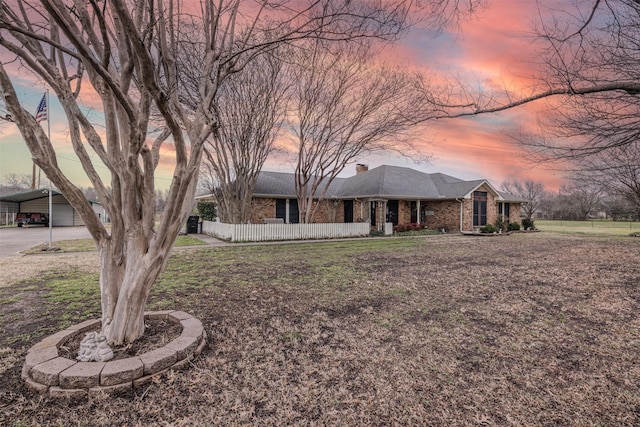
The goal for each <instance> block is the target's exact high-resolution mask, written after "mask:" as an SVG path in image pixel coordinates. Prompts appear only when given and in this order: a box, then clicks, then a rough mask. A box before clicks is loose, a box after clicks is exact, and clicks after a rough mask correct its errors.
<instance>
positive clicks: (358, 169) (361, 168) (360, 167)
mask: <svg viewBox="0 0 640 427" xmlns="http://www.w3.org/2000/svg"><path fill="white" fill-rule="evenodd" d="M368 170H369V165H365V164H362V163H358V164H357V165H356V175H360V174H361V173H362V172H366V171H368Z"/></svg>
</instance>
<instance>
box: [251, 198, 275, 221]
mask: <svg viewBox="0 0 640 427" xmlns="http://www.w3.org/2000/svg"><path fill="white" fill-rule="evenodd" d="M275 217H276V199H263V198H255V197H254V198H253V200H251V223H252V224H262V222H263V220H264V219H265V218H275Z"/></svg>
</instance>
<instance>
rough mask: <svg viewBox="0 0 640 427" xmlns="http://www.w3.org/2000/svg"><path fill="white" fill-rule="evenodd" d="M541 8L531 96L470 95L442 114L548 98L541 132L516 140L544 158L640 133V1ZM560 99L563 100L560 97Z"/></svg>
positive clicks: (611, 144)
mask: <svg viewBox="0 0 640 427" xmlns="http://www.w3.org/2000/svg"><path fill="white" fill-rule="evenodd" d="M565 6H566V7H563V9H562V10H561V11H558V10H557V9H551V10H548V9H546V8H545V7H544V2H543V1H542V0H539V1H538V8H539V9H540V10H541V11H542V12H541V14H540V20H539V23H538V24H537V28H536V29H535V32H536V34H537V46H538V47H539V52H538V53H537V55H536V58H540V60H541V61H542V63H541V64H540V75H539V77H538V84H536V85H534V86H533V87H531V88H528V89H527V91H528V92H527V94H524V93H521V94H518V93H513V92H510V91H505V94H504V96H499V95H497V94H492V95H486V94H471V93H470V92H464V95H465V97H464V98H463V99H462V100H461V101H460V102H458V104H459V105H458V107H457V108H454V109H451V108H448V109H445V110H444V111H442V112H440V114H439V115H440V116H443V117H460V116H469V115H476V114H484V113H493V112H499V111H503V110H506V109H510V108H514V107H518V106H521V105H523V104H527V103H531V102H535V101H539V100H543V99H547V100H548V101H549V102H550V106H549V108H548V110H547V112H546V113H545V114H542V115H541V117H540V119H539V130H538V131H537V132H534V133H528V134H524V135H521V136H519V137H517V138H516V139H518V140H519V142H520V143H521V144H524V145H525V146H526V147H528V148H529V149H530V150H531V151H532V152H534V153H535V154H536V155H537V156H538V157H539V158H541V159H542V160H551V161H553V160H558V159H564V160H573V159H579V158H584V157H588V156H591V155H595V154H598V153H600V152H602V151H606V150H611V149H615V148H617V147H622V146H628V145H630V144H632V143H634V141H637V140H638V139H639V138H640V79H639V78H638V75H639V73H640V65H638V64H640V55H639V52H640V49H639V45H638V40H640V27H639V26H638V21H639V19H640V2H638V1H637V0H590V1H583V2H573V3H571V4H567V5H565ZM556 100H557V102H555V101H556Z"/></svg>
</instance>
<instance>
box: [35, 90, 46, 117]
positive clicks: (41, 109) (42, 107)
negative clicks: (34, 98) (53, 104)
mask: <svg viewBox="0 0 640 427" xmlns="http://www.w3.org/2000/svg"><path fill="white" fill-rule="evenodd" d="M44 120H47V94H46V93H45V94H44V95H42V99H41V100H40V104H38V109H37V110H36V122H38V123H40V122H42V121H44Z"/></svg>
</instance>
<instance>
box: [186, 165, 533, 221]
mask: <svg viewBox="0 0 640 427" xmlns="http://www.w3.org/2000/svg"><path fill="white" fill-rule="evenodd" d="M211 197H212V196H211V195H210V194H209V195H202V196H198V197H197V199H199V200H207V199H211ZM314 203H319V204H320V206H319V208H318V211H317V214H316V215H315V217H314V222H316V223H348V222H369V223H370V224H371V227H372V228H381V226H382V224H383V223H384V222H391V223H393V224H394V225H397V224H406V223H420V224H423V225H425V226H426V227H427V228H433V229H445V230H446V231H474V230H476V229H477V228H479V227H483V226H485V225H487V224H492V225H493V224H495V223H496V221H497V220H498V218H499V217H502V219H503V221H504V222H507V221H509V222H519V221H520V208H521V205H522V204H523V203H526V200H524V199H522V198H520V197H517V196H513V195H510V194H505V193H503V192H500V191H498V190H497V189H496V188H495V187H494V186H493V185H492V184H491V183H490V182H489V181H488V180H486V179H480V180H474V181H464V180H461V179H458V178H454V177H452V176H449V175H445V174H442V173H424V172H420V171H417V170H414V169H410V168H405V167H398V166H389V165H382V166H379V167H376V168H373V169H371V170H369V169H368V167H367V166H366V165H362V164H358V165H357V166H356V175H354V176H352V177H349V178H336V179H335V180H334V182H333V183H332V184H331V186H330V187H329V189H328V191H327V193H326V194H325V197H324V198H323V199H322V200H317V201H315V202H314ZM274 218H275V219H280V220H281V221H282V222H284V223H297V222H298V221H299V218H298V201H297V198H296V191H295V180H294V174H292V173H282V172H268V171H262V172H260V174H259V177H258V180H257V182H256V187H255V191H254V194H253V199H252V214H251V222H252V223H254V224H261V223H264V222H267V221H269V220H272V219H274Z"/></svg>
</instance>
